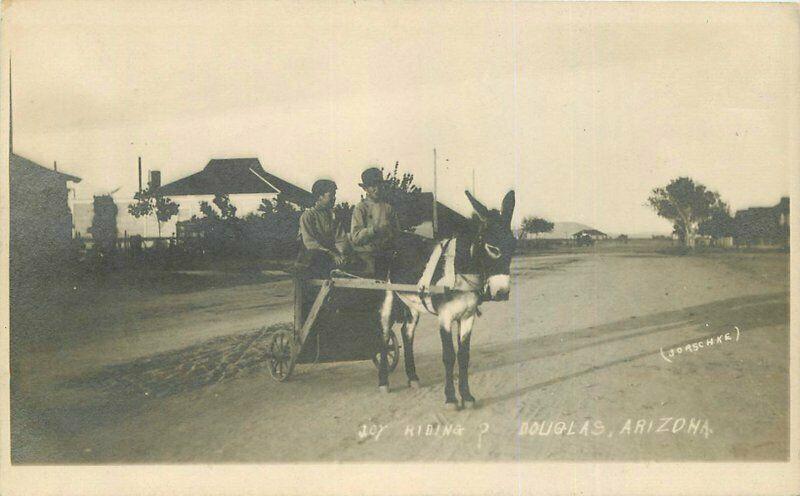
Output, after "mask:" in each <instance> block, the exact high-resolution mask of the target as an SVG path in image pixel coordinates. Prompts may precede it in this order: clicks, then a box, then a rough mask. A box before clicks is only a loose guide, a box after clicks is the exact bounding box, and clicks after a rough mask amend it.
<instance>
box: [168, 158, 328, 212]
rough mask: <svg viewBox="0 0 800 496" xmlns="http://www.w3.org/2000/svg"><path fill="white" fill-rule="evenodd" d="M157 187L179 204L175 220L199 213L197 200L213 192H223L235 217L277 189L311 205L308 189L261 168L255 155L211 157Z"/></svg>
mask: <svg viewBox="0 0 800 496" xmlns="http://www.w3.org/2000/svg"><path fill="white" fill-rule="evenodd" d="M158 191H159V192H160V193H161V194H163V195H164V196H168V197H170V198H172V199H173V200H175V202H177V203H179V204H180V211H179V213H178V219H177V220H178V221H182V220H188V219H191V217H192V216H193V215H196V216H200V215H201V212H200V202H203V201H205V202H208V203H209V204H210V203H211V202H212V200H213V199H214V195H216V194H227V195H228V198H229V199H230V202H231V204H232V205H234V206H235V207H236V215H237V216H239V217H244V216H245V215H247V214H249V213H251V212H256V211H257V210H258V207H259V206H260V205H261V201H262V200H263V199H268V200H274V199H275V198H276V197H277V196H278V194H281V193H282V194H283V197H284V198H286V200H287V201H289V202H291V203H294V204H295V205H298V206H303V207H310V206H313V205H314V198H313V196H312V195H311V193H310V192H308V191H306V190H304V189H303V188H300V187H298V186H295V185H294V184H291V183H289V182H287V181H284V180H283V179H281V178H279V177H277V176H275V175H274V174H270V173H269V172H267V171H265V170H264V168H263V167H262V166H261V162H260V161H259V160H258V159H257V158H231V159H213V160H211V161H210V162H208V164H206V166H205V167H204V168H203V170H201V171H200V172H196V173H194V174H192V175H190V176H187V177H184V178H182V179H178V180H177V181H173V182H171V183H168V184H165V185H163V186H161V187H159V188H158Z"/></svg>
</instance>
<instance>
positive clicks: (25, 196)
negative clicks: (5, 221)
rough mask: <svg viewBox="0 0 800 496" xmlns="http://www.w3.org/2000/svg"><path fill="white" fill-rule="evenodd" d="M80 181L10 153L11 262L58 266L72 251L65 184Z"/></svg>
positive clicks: (71, 223) (77, 178) (67, 188)
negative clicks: (49, 263)
mask: <svg viewBox="0 0 800 496" xmlns="http://www.w3.org/2000/svg"><path fill="white" fill-rule="evenodd" d="M80 180H81V179H80V178H79V177H76V176H73V175H70V174H65V173H63V172H58V171H57V170H54V169H49V168H47V167H44V166H42V165H39V164H37V163H36V162H33V161H32V160H28V159H27V158H25V157H22V156H20V155H17V154H15V153H11V155H10V160H9V183H10V184H9V185H10V190H9V193H10V198H9V199H10V203H9V207H10V219H9V220H10V224H11V225H10V258H11V263H12V264H15V263H16V262H21V263H24V262H35V263H42V262H46V261H51V262H54V263H58V261H60V260H63V257H64V256H67V255H68V254H69V253H70V251H71V249H72V248H73V241H72V233H73V217H72V211H71V209H70V203H69V186H68V184H69V183H78V182H80Z"/></svg>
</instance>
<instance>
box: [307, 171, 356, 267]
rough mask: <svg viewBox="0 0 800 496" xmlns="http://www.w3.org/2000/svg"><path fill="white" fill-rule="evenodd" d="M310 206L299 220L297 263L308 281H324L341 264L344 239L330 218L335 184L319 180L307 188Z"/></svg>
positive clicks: (331, 216)
mask: <svg viewBox="0 0 800 496" xmlns="http://www.w3.org/2000/svg"><path fill="white" fill-rule="evenodd" d="M311 193H312V194H313V195H314V199H315V202H314V206H313V207H311V208H309V209H307V210H306V211H305V212H303V215H301V216H300V229H299V231H300V238H301V239H302V241H303V247H304V248H305V251H304V252H303V253H301V263H302V264H303V265H305V266H307V267H308V272H309V275H310V276H311V277H324V278H327V277H328V275H329V273H330V271H331V270H332V269H333V268H334V267H338V266H340V265H342V264H343V263H344V260H345V250H346V248H347V236H346V234H345V233H344V232H343V231H342V229H341V227H340V225H339V223H338V222H336V219H335V218H334V217H333V206H334V204H335V203H336V183H334V182H333V181H330V180H328V179H320V180H318V181H316V182H315V183H314V185H313V186H312V187H311Z"/></svg>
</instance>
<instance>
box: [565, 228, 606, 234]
mask: <svg viewBox="0 0 800 496" xmlns="http://www.w3.org/2000/svg"><path fill="white" fill-rule="evenodd" d="M584 234H586V235H589V236H608V235H607V234H606V233H604V232H602V231H598V230H597V229H584V230H583V231H578V232H576V233H575V234H573V236H581V235H584Z"/></svg>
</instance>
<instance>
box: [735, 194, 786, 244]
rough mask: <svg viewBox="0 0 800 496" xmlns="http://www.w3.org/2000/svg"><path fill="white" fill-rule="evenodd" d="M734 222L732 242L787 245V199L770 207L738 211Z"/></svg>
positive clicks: (782, 199) (784, 198)
mask: <svg viewBox="0 0 800 496" xmlns="http://www.w3.org/2000/svg"><path fill="white" fill-rule="evenodd" d="M733 220H734V236H733V237H734V242H735V243H736V244H737V245H739V246H742V245H745V246H750V245H780V246H788V244H789V198H788V197H783V198H781V200H780V201H779V202H778V204H777V205H775V206H772V207H751V208H747V209H744V210H738V211H737V212H736V215H735V216H734V218H733Z"/></svg>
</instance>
